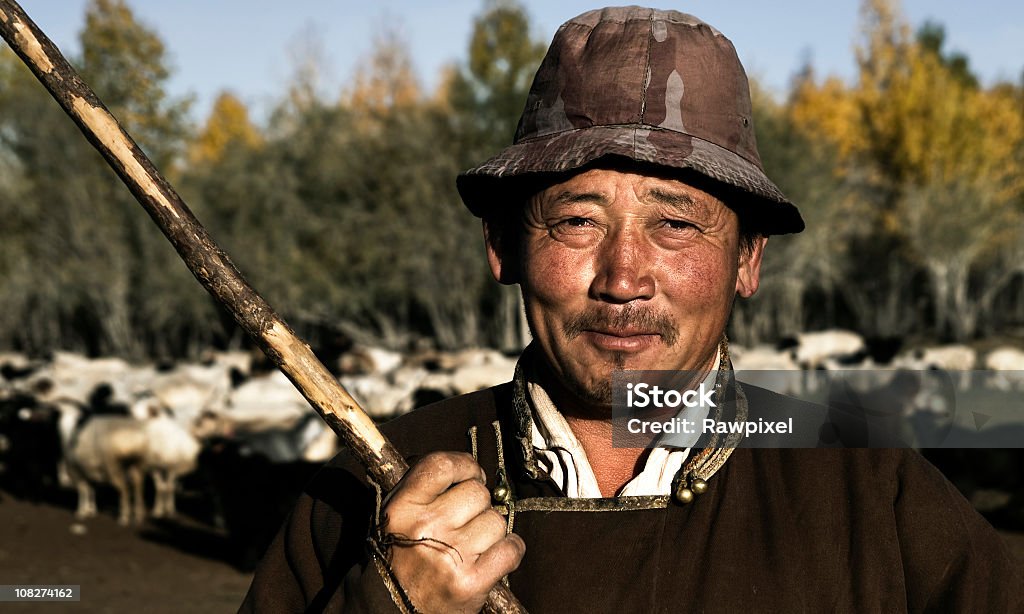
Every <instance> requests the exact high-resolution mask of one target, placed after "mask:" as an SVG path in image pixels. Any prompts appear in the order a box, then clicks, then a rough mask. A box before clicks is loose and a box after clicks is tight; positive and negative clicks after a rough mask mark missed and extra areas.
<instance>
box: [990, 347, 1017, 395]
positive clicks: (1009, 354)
mask: <svg viewBox="0 0 1024 614" xmlns="http://www.w3.org/2000/svg"><path fill="white" fill-rule="evenodd" d="M985 368H987V369H989V370H991V371H994V373H993V374H992V377H991V379H990V383H991V385H992V386H993V387H994V388H996V389H998V390H1002V391H1004V392H1009V391H1010V390H1012V389H1013V388H1015V387H1016V388H1017V389H1018V390H1024V351H1022V350H1019V349H1017V348H1015V347H1009V346H1003V347H999V348H996V349H994V350H992V351H991V352H989V354H988V356H986V357H985Z"/></svg>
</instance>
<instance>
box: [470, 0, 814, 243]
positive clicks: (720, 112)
mask: <svg viewBox="0 0 1024 614" xmlns="http://www.w3.org/2000/svg"><path fill="white" fill-rule="evenodd" d="M606 157H618V158H624V159H626V160H628V161H632V162H636V163H641V164H650V165H655V166H657V167H662V168H667V169H675V170H687V171H689V172H696V173H699V174H700V175H703V176H705V177H707V178H710V179H712V180H713V182H717V183H720V184H724V186H725V187H726V188H727V189H728V191H729V192H732V193H734V194H735V193H737V192H738V195H739V196H740V198H741V199H742V200H743V201H744V202H741V203H737V202H735V201H736V199H735V198H732V197H730V198H729V199H724V200H725V201H726V203H727V204H729V205H730V206H731V207H733V208H734V209H736V210H737V211H738V212H740V213H741V215H747V216H750V217H756V218H757V219H756V223H755V224H753V227H754V229H756V230H758V231H760V232H763V233H765V234H785V233H793V232H800V231H801V230H803V228H804V222H803V219H801V217H800V213H799V211H797V208H796V207H795V206H794V205H793V204H792V203H791V202H789V200H788V199H787V198H786V197H785V196H784V195H783V194H782V192H781V191H780V190H779V188H777V187H776V186H775V184H774V183H772V181H771V180H770V179H768V177H767V176H766V175H765V173H764V169H763V168H762V166H761V158H760V156H759V155H758V153H757V142H756V140H755V138H754V125H753V119H752V117H751V103H750V90H749V86H748V83H747V76H746V73H745V72H744V71H743V66H742V65H741V64H740V61H739V57H738V56H737V55H736V50H735V49H734V48H733V45H732V43H731V42H730V41H729V39H727V38H725V37H724V36H723V35H722V34H721V33H720V32H718V31H717V30H715V29H714V28H712V27H711V26H709V25H708V24H706V23H704V22H703V21H701V20H699V19H697V18H696V17H693V16H692V15H686V14H684V13H679V12H676V11H660V10H654V9H645V8H640V7H621V8H606V9H600V10H596V11H590V12H587V13H584V14H582V15H580V16H579V17H576V18H575V19H572V20H570V21H568V22H566V23H565V24H563V25H562V26H561V27H560V28H559V30H558V32H557V33H556V34H555V37H554V40H552V42H551V47H550V48H549V49H548V53H547V55H546V56H545V57H544V61H543V62H542V63H541V66H540V69H539V70H538V71H537V76H536V77H535V78H534V81H533V86H532V87H531V88H530V94H529V97H528V98H527V100H526V108H525V109H524V110H523V115H522V117H521V118H520V120H519V127H518V128H517V130H516V134H515V139H514V141H513V144H512V145H511V146H510V147H508V148H506V149H505V150H504V151H502V152H501V153H499V154H498V155H496V156H495V157H493V158H491V159H490V160H488V161H487V162H485V163H483V164H482V165H480V166H478V167H476V168H473V169H470V170H468V171H466V172H464V173H462V174H461V175H459V177H458V180H457V184H458V188H459V193H460V194H461V196H462V200H463V201H464V202H465V203H466V206H467V207H468V208H469V210H470V211H472V212H473V214H474V215H476V216H478V217H483V216H485V215H486V214H488V213H489V212H490V211H491V210H492V209H493V208H494V207H496V206H500V204H502V198H501V195H502V194H503V193H505V190H504V189H503V188H506V187H507V184H509V182H510V180H513V179H517V178H518V179H526V178H530V177H543V176H544V175H545V174H552V173H567V172H571V171H575V170H577V169H581V168H583V167H585V166H587V165H590V164H592V163H594V162H595V161H597V160H599V159H602V158H606ZM730 188H731V189H730Z"/></svg>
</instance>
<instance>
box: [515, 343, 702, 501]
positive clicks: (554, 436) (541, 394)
mask: <svg viewBox="0 0 1024 614" xmlns="http://www.w3.org/2000/svg"><path fill="white" fill-rule="evenodd" d="M721 362H722V356H721V353H719V354H718V356H717V358H716V359H715V365H714V367H712V369H711V372H710V373H708V376H707V377H706V378H705V380H704V385H705V386H708V387H711V386H713V385H714V378H715V376H716V374H717V371H718V368H719V366H721ZM527 393H528V395H529V400H530V406H531V407H532V409H533V433H532V443H533V448H534V453H535V454H536V458H537V464H538V465H539V466H540V467H541V468H542V469H544V470H545V471H547V472H548V475H550V476H551V480H552V481H553V482H554V483H555V485H556V486H558V487H559V488H560V489H561V491H562V492H563V493H565V496H567V497H573V498H584V499H587V498H590V499H596V498H601V497H603V496H604V495H602V494H601V489H600V487H599V486H598V485H597V477H595V476H594V470H593V468H592V467H591V466H590V460H589V459H587V453H586V452H585V451H584V450H583V446H582V445H580V442H579V440H578V439H576V435H575V434H574V433H573V432H572V428H570V427H569V424H568V423H567V422H566V421H565V418H564V417H563V416H562V414H561V412H559V411H558V409H557V408H556V407H555V404H554V402H552V400H551V397H549V396H548V393H547V392H546V391H545V390H544V388H542V387H541V385H540V384H538V383H537V382H535V381H533V378H530V380H529V381H528V382H527ZM703 412H704V414H705V415H703V416H693V418H696V419H697V420H698V421H699V420H701V419H702V418H704V417H706V414H707V412H708V409H707V408H704V409H703ZM688 417H690V416H688ZM698 423H699V422H698ZM693 441H696V439H694V440H693ZM693 441H690V442H689V444H690V445H692V444H693ZM608 443H609V445H610V444H611V442H608ZM689 454H690V448H689V447H685V448H680V447H675V446H666V447H657V448H653V449H652V450H651V453H650V455H649V456H648V457H647V463H646V464H645V465H644V469H643V471H641V472H640V473H639V474H637V475H636V476H635V477H634V478H633V479H632V480H630V481H629V482H627V483H626V485H625V486H623V487H622V488H621V489H620V490H619V492H618V493H617V496H619V497H640V496H646V495H669V494H671V493H672V479H673V478H674V477H675V475H676V473H678V472H679V468H680V467H682V466H683V462H684V461H685V460H686V458H687V456H689Z"/></svg>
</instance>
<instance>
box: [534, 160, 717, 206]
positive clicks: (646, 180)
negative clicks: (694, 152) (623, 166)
mask: <svg viewBox="0 0 1024 614" xmlns="http://www.w3.org/2000/svg"><path fill="white" fill-rule="evenodd" d="M617 203H618V204H630V203H639V204H643V205H648V206H654V207H657V208H658V209H659V210H667V211H670V212H671V211H674V212H677V213H678V214H680V215H683V216H687V217H702V218H714V217H719V216H721V215H722V214H724V213H725V212H727V211H728V208H727V207H726V205H725V204H724V203H722V202H721V201H720V200H719V199H718V198H716V197H715V196H714V195H712V194H709V193H708V192H705V191H704V190H701V189H700V188H698V187H696V186H693V185H690V184H688V183H686V182H684V181H681V180H680V179H678V178H673V177H667V176H662V175H657V174H647V173H640V172H632V171H622V170H613V169H605V168H594V169H589V170H586V171H583V172H580V173H577V174H575V175H573V176H571V177H569V178H567V179H566V180H564V181H561V182H559V183H555V184H552V185H550V186H547V187H546V188H544V189H542V190H539V191H537V192H535V193H534V194H533V195H532V196H531V197H530V199H529V204H530V206H531V208H534V209H543V210H551V209H566V208H571V207H572V206H574V205H592V206H595V207H598V208H608V207H612V206H613V205H615V204H617Z"/></svg>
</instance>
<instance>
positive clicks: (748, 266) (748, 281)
mask: <svg viewBox="0 0 1024 614" xmlns="http://www.w3.org/2000/svg"><path fill="white" fill-rule="evenodd" d="M767 243H768V237H758V238H756V239H754V242H753V244H752V245H751V246H750V249H745V248H743V247H740V259H739V266H738V269H737V272H736V273H737V274H736V293H737V294H739V295H740V296H742V297H743V298H750V297H751V296H753V295H754V293H755V292H757V287H758V286H759V285H760V284H761V257H762V256H763V255H764V246H765V245H766V244H767Z"/></svg>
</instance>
